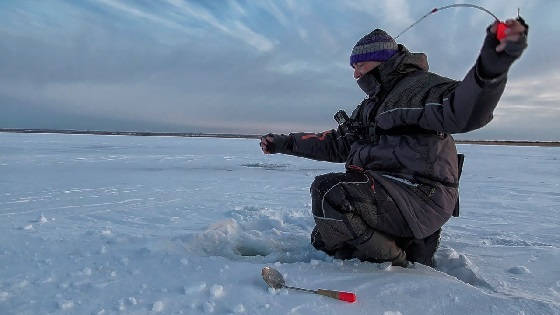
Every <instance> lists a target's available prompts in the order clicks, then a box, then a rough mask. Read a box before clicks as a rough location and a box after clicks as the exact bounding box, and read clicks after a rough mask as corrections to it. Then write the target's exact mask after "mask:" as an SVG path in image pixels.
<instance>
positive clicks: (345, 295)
mask: <svg viewBox="0 0 560 315" xmlns="http://www.w3.org/2000/svg"><path fill="white" fill-rule="evenodd" d="M315 293H317V294H320V295H324V296H328V297H331V298H333V299H337V300H341V301H345V302H350V303H354V302H356V294H354V293H352V292H342V291H332V290H323V289H319V290H317V291H315Z"/></svg>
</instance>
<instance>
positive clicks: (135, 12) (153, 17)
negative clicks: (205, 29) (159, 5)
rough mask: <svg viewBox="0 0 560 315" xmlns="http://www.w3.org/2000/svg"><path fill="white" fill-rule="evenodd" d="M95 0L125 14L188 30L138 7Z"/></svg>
mask: <svg viewBox="0 0 560 315" xmlns="http://www.w3.org/2000/svg"><path fill="white" fill-rule="evenodd" d="M97 1H98V2H99V3H102V4H105V5H107V6H110V7H112V8H114V9H117V10H121V11H123V12H126V13H127V14H130V15H133V16H135V17H139V18H143V19H146V20H149V21H151V22H154V23H157V24H161V25H164V26H166V27H169V28H173V29H178V30H181V31H187V32H189V31H190V30H189V29H188V28H186V27H184V26H183V25H181V24H178V23H176V22H174V21H171V20H169V19H166V18H161V17H159V16H157V15H155V14H152V13H147V12H145V11H142V10H140V9H138V8H135V7H132V6H128V5H126V4H123V3H121V2H119V1H115V0H97Z"/></svg>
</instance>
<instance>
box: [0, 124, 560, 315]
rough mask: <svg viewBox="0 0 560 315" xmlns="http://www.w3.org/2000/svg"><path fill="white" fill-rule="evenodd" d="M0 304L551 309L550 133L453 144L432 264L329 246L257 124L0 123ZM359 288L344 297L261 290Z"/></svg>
mask: <svg viewBox="0 0 560 315" xmlns="http://www.w3.org/2000/svg"><path fill="white" fill-rule="evenodd" d="M0 143H1V145H0V224H1V227H0V228H1V230H2V233H1V234H0V314H154V313H159V314H201V313H207V314H341V313H342V314H403V315H405V314H466V313H468V314H560V266H559V264H558V262H559V261H560V249H559V248H560V234H559V233H558V231H559V227H560V215H559V214H560V148H551V147H512V146H479V145H459V146H458V147H459V150H460V151H461V152H462V153H465V154H466V161H465V167H464V172H463V176H462V179H461V217H459V218H452V219H451V220H450V222H448V223H447V224H446V225H445V226H444V230H443V236H442V240H441V245H440V249H439V250H438V252H437V254H436V259H437V263H438V267H437V268H436V269H432V268H429V267H426V266H422V265H419V264H416V265H414V266H412V267H411V268H406V269H403V268H400V267H390V266H388V265H386V264H372V263H365V262H359V261H357V260H350V261H340V260H333V259H332V258H330V257H329V256H327V255H325V254H323V253H321V252H318V251H316V250H315V249H313V247H312V246H311V245H310V244H309V234H310V232H311V229H312V227H313V219H312V216H311V204H310V197H309V186H310V184H311V182H312V181H313V179H314V177H315V176H316V175H319V174H323V173H326V172H336V171H343V165H342V164H331V163H323V162H315V161H311V160H306V159H300V158H296V157H290V156H281V155H273V156H264V155H263V154H262V153H261V152H260V149H259V146H258V141H257V140H254V139H252V140H251V139H215V138H173V137H127V136H93V135H54V134H34V135H31V134H8V133H5V134H0ZM267 265H270V266H273V267H274V268H276V269H278V270H279V271H280V272H281V273H282V274H283V276H284V277H285V279H286V283H287V284H288V285H293V286H299V287H304V288H310V289H317V288H323V289H333V290H341V291H351V292H355V293H356V294H357V297H358V301H357V302H356V303H353V304H348V303H344V302H340V301H336V300H333V299H329V298H326V297H322V296H316V295H310V294H306V293H302V292H295V291H288V290H285V289H282V290H272V289H271V290H269V288H268V287H267V286H266V284H265V283H264V281H263V280H262V278H261V275H260V271H261V269H262V268H263V267H264V266H267Z"/></svg>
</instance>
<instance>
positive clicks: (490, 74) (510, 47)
mask: <svg viewBox="0 0 560 315" xmlns="http://www.w3.org/2000/svg"><path fill="white" fill-rule="evenodd" d="M505 23H506V25H507V27H508V28H507V29H506V37H504V38H502V39H501V40H498V39H497V38H496V31H497V29H498V22H495V23H494V24H492V25H490V26H489V27H488V28H487V29H486V38H485V39H484V44H483V45H482V49H481V50H480V59H479V64H478V70H479V74H480V75H481V76H482V77H484V78H486V79H491V78H495V77H498V76H500V75H502V74H504V73H506V72H507V71H508V70H509V67H510V66H511V65H512V64H513V62H514V61H515V60H516V59H517V58H519V57H520V56H521V54H522V53H523V51H524V50H525V48H527V34H528V31H529V26H528V25H527V23H525V21H524V20H523V19H522V18H520V17H519V18H517V19H509V20H507V21H506V22H505Z"/></svg>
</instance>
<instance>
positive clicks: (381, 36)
mask: <svg viewBox="0 0 560 315" xmlns="http://www.w3.org/2000/svg"><path fill="white" fill-rule="evenodd" d="M397 50H398V46H397V43H396V42H395V40H394V39H393V38H392V37H391V36H389V34H387V33H385V31H383V30H380V29H375V30H373V32H371V33H369V34H367V35H366V36H364V37H362V39H360V40H359V41H358V42H357V43H356V45H355V46H354V49H352V54H351V55H350V65H351V66H352V65H353V64H355V63H358V62H362V61H381V62H383V61H387V60H388V59H389V58H391V57H393V55H394V54H396V53H397Z"/></svg>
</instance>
